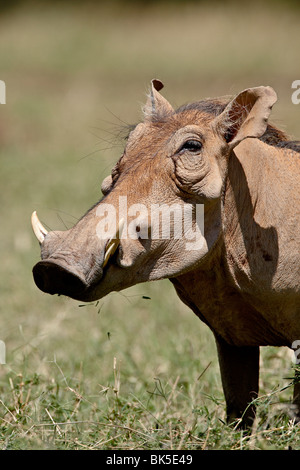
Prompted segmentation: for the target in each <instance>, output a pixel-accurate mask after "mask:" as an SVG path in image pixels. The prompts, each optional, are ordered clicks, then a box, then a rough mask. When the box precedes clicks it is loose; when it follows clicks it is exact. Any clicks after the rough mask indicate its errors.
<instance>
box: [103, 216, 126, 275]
mask: <svg viewBox="0 0 300 470" xmlns="http://www.w3.org/2000/svg"><path fill="white" fill-rule="evenodd" d="M123 228H124V219H121V220H120V223H119V228H118V229H117V231H116V233H115V235H114V236H113V237H111V239H110V240H109V242H108V243H107V245H106V248H105V255H104V261H103V265H102V268H105V266H106V265H107V263H108V260H109V258H110V257H111V256H112V255H113V254H114V253H115V251H116V249H117V248H118V246H119V244H120V238H121V236H122V231H123Z"/></svg>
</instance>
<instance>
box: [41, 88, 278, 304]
mask: <svg viewBox="0 0 300 470" xmlns="http://www.w3.org/2000/svg"><path fill="white" fill-rule="evenodd" d="M162 87H163V85H162V83H161V82H160V81H159V80H153V81H152V84H151V91H150V94H149V97H148V101H147V103H146V105H145V108H144V115H145V119H144V122H142V123H140V124H138V125H137V126H136V127H135V128H134V130H132V132H131V133H130V135H129V138H128V141H127V145H126V148H125V150H124V153H123V155H122V156H121V158H120V159H119V161H118V162H117V164H116V165H115V167H114V168H113V170H112V173H111V175H110V176H108V177H107V178H105V180H104V181H103V183H102V192H103V194H104V197H103V198H102V199H101V200H100V202H99V203H98V204H96V205H95V206H94V207H92V208H91V209H90V210H89V211H88V212H87V213H86V214H85V215H84V216H83V217H82V218H81V220H80V221H79V222H78V223H77V224H76V225H75V226H74V227H73V228H71V229H70V230H67V231H53V232H49V233H47V231H46V230H45V228H44V227H43V226H42V224H41V223H40V221H39V219H38V218H37V215H36V213H35V212H34V213H33V215H32V225H33V229H34V232H35V234H36V236H37V238H38V240H39V242H40V245H41V258H42V261H40V262H38V263H37V264H36V265H35V266H34V268H33V275H34V280H35V282H36V284H37V286H38V287H39V288H40V289H41V290H42V291H44V292H47V293H49V294H56V293H57V294H63V295H66V296H69V297H72V298H74V299H78V300H81V301H92V300H95V299H99V298H101V297H103V296H105V295H106V294H108V293H109V292H111V291H119V290H121V289H124V288H127V287H129V286H132V285H134V284H137V283H140V282H145V281H149V280H157V279H163V278H174V277H176V276H178V275H180V274H182V273H185V272H187V271H190V270H193V269H195V268H196V267H199V266H201V263H202V264H203V263H205V260H206V259H207V258H208V257H209V256H210V253H211V252H212V250H213V248H214V246H215V245H216V244H217V242H218V240H219V238H220V236H221V233H222V218H221V211H222V190H223V187H224V182H225V179H226V172H227V166H228V158H229V156H230V153H231V151H232V150H233V148H234V147H235V146H236V145H237V144H238V143H239V142H241V141H242V140H243V139H245V138H247V137H260V136H262V135H263V133H264V132H265V130H266V127H267V118H268V116H269V113H270V109H271V107H272V105H273V104H274V102H275V101H276V94H275V92H274V91H273V90H272V89H271V88H269V87H258V88H252V89H247V90H245V91H243V92H242V93H240V94H239V95H237V96H236V97H235V98H234V99H233V100H231V101H228V100H222V99H219V100H205V101H201V102H198V103H194V104H192V105H187V106H184V107H181V108H179V109H178V110H176V111H175V110H174V109H173V108H172V106H171V105H170V104H169V103H168V101H167V100H166V99H165V98H164V97H163V96H162V95H161V94H160V93H159V91H160V90H161V88H162Z"/></svg>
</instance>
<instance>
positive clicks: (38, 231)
mask: <svg viewBox="0 0 300 470" xmlns="http://www.w3.org/2000/svg"><path fill="white" fill-rule="evenodd" d="M31 225H32V229H33V232H34V234H35V236H36V238H37V239H38V241H39V242H40V243H43V241H44V238H45V236H46V235H47V233H48V232H47V230H46V229H45V227H44V226H43V225H42V223H41V222H40V221H39V218H38V216H37V215H36V211H34V212H33V213H32V216H31Z"/></svg>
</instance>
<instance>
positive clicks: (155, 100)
mask: <svg viewBox="0 0 300 470" xmlns="http://www.w3.org/2000/svg"><path fill="white" fill-rule="evenodd" d="M163 87H164V85H163V83H162V82H161V81H160V80H157V79H153V80H152V81H151V89H150V93H149V95H148V99H147V102H146V104H145V106H144V108H143V112H144V115H145V119H146V120H148V121H155V120H158V119H162V118H164V117H165V116H167V115H168V114H171V113H173V112H174V109H173V107H172V106H171V105H170V103H169V102H168V101H167V100H166V99H165V98H164V97H163V96H162V95H161V94H160V93H159V91H160V90H161V89H162V88H163Z"/></svg>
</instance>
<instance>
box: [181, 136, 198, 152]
mask: <svg viewBox="0 0 300 470" xmlns="http://www.w3.org/2000/svg"><path fill="white" fill-rule="evenodd" d="M201 149H202V143H201V142H199V140H193V139H190V140H187V141H186V142H185V143H184V144H183V145H182V147H181V148H180V152H182V151H186V150H187V151H188V152H192V153H197V152H200V150H201Z"/></svg>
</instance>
